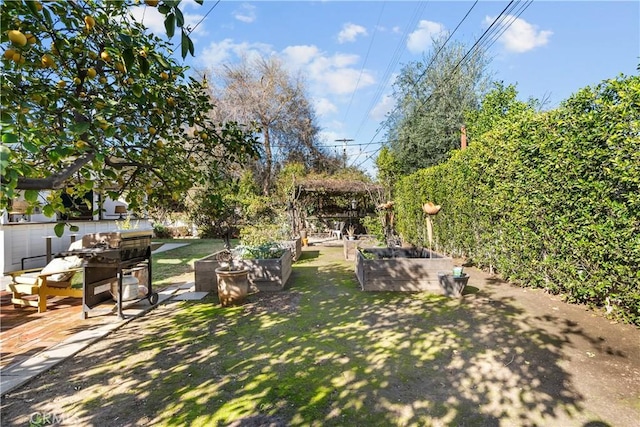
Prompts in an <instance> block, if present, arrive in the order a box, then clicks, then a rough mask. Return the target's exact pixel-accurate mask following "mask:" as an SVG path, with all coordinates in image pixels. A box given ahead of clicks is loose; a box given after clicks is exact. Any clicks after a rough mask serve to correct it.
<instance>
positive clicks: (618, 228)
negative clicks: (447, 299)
mask: <svg viewBox="0 0 640 427" xmlns="http://www.w3.org/2000/svg"><path fill="white" fill-rule="evenodd" d="M639 142H640V77H638V76H632V77H620V78H617V79H612V80H608V81H605V82H603V83H601V84H600V85H598V86H596V87H594V88H591V87H588V88H585V89H582V90H580V91H579V92H577V93H576V94H574V95H573V96H572V97H570V98H569V99H568V100H566V101H565V102H564V103H562V105H561V106H560V107H559V108H557V109H556V110H552V111H548V112H544V113H534V112H533V111H531V110H524V111H520V112H519V113H518V114H516V115H513V116H512V117H511V118H510V120H501V121H500V122H499V126H496V127H494V128H491V129H490V130H488V131H487V132H485V133H483V134H482V135H479V136H477V138H476V139H475V140H474V142H473V143H472V144H470V146H469V148H468V149H467V150H464V151H461V152H456V153H455V154H454V155H453V156H452V157H451V159H450V160H449V161H447V162H446V163H443V164H440V165H438V166H435V167H431V168H428V169H423V170H420V171H418V172H416V173H414V174H412V175H409V176H407V177H405V178H403V179H401V180H400V181H399V183H398V184H397V185H396V187H395V193H396V197H395V201H396V224H397V228H398V230H399V232H400V233H401V234H402V235H403V237H404V238H405V240H408V241H409V242H411V243H415V244H419V245H424V243H425V242H424V236H425V235H426V232H425V227H426V224H425V218H424V216H423V214H422V212H421V204H422V203H424V202H426V201H431V202H434V203H436V204H439V205H442V210H441V212H440V213H439V214H438V215H437V216H436V217H435V218H434V221H433V223H434V236H435V240H436V245H437V246H436V249H438V250H442V251H444V252H448V253H451V254H454V255H464V256H467V257H469V258H471V259H472V260H473V261H475V262H476V264H478V265H479V266H489V267H491V268H496V269H497V270H498V271H499V272H500V273H501V274H502V275H503V276H504V277H505V278H507V279H509V280H511V281H513V282H516V283H521V284H523V285H526V286H535V287H541V288H545V289H547V290H548V291H550V292H553V293H561V294H563V296H564V297H565V299H566V300H568V301H570V302H577V303H584V304H589V305H591V306H598V307H606V308H607V311H608V312H610V313H611V315H612V316H614V317H616V318H619V319H623V320H625V321H627V322H630V323H635V324H638V325H640V271H639V270H638V265H640V150H638V149H637V147H638V143H639Z"/></svg>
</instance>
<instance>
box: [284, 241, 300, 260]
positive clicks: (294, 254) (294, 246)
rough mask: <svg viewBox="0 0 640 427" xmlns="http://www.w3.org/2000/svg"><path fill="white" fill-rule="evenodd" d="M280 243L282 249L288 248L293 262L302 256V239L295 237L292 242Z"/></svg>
mask: <svg viewBox="0 0 640 427" xmlns="http://www.w3.org/2000/svg"><path fill="white" fill-rule="evenodd" d="M280 243H281V244H282V246H283V247H285V248H289V250H291V258H292V259H293V260H294V261H297V260H299V259H300V255H302V238H300V237H297V238H295V239H292V240H283V241H282V242H280Z"/></svg>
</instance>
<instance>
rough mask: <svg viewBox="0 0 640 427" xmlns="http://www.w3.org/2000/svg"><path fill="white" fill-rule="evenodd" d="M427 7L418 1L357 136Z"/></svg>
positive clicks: (358, 132) (357, 133)
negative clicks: (412, 30)
mask: <svg viewBox="0 0 640 427" xmlns="http://www.w3.org/2000/svg"><path fill="white" fill-rule="evenodd" d="M425 8H426V3H423V2H420V3H418V5H417V6H416V9H415V11H414V12H413V16H412V18H411V21H410V22H409V23H408V24H407V26H406V27H405V30H404V32H403V34H402V37H401V38H400V40H399V41H398V44H397V45H396V48H395V50H394V52H393V54H392V55H391V60H390V61H389V64H388V65H387V68H386V70H385V72H384V74H383V76H382V79H381V80H380V81H381V83H380V85H379V86H378V89H377V91H376V93H375V95H374V97H373V98H372V100H371V103H370V104H369V107H368V108H367V113H366V114H365V115H364V117H363V118H362V121H361V122H360V125H359V126H358V129H357V130H356V134H355V136H356V138H357V137H358V135H359V134H360V130H362V127H363V126H364V124H365V122H366V121H367V118H368V116H369V114H370V113H371V111H372V110H373V108H374V107H375V106H376V104H377V103H378V101H379V99H380V96H382V92H384V89H385V87H387V85H388V83H389V80H390V79H391V76H392V73H393V71H394V70H395V68H396V65H397V64H398V61H400V56H401V55H402V53H403V52H404V49H405V47H406V45H407V38H408V36H409V30H410V29H412V28H415V26H416V24H417V22H418V20H419V19H420V17H421V16H422V14H423V13H424V9H425ZM376 135H377V134H376Z"/></svg>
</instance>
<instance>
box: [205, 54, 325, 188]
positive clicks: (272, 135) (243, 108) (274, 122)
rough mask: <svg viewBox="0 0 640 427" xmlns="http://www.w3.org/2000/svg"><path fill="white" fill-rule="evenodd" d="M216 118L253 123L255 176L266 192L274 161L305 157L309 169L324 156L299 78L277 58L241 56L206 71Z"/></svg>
mask: <svg viewBox="0 0 640 427" xmlns="http://www.w3.org/2000/svg"><path fill="white" fill-rule="evenodd" d="M207 74H208V76H209V81H210V83H211V84H210V86H209V88H210V94H211V97H212V98H213V102H214V104H215V105H216V106H217V109H216V114H217V115H218V117H216V119H219V120H223V121H226V120H232V121H237V122H241V123H249V122H253V123H255V124H256V125H257V126H258V127H259V128H260V130H261V132H262V135H261V142H262V149H263V153H262V154H263V156H262V159H261V162H260V163H258V168H257V171H256V172H257V174H256V176H257V177H258V178H259V179H260V182H261V187H262V191H263V193H264V194H269V192H270V187H271V183H272V179H273V176H274V174H275V172H276V169H277V168H276V165H281V164H283V163H285V162H287V161H290V160H298V161H299V160H301V159H304V162H305V164H306V165H307V166H308V167H310V168H313V167H314V166H315V164H318V163H321V162H319V160H318V159H323V158H326V157H327V155H326V154H325V153H324V152H323V151H322V149H321V148H320V147H319V145H318V144H317V137H318V133H319V131H320V129H319V127H318V126H317V124H316V117H315V112H314V109H313V106H312V105H311V103H310V101H309V99H308V97H307V95H306V88H305V82H304V80H303V79H302V77H301V76H300V75H299V74H298V75H292V74H291V73H290V72H289V71H288V70H286V69H285V67H284V66H283V64H282V63H281V62H280V60H278V59H277V58H275V57H268V58H262V57H258V58H252V59H249V58H247V57H245V58H243V59H242V60H241V61H240V62H239V63H237V64H233V65H225V66H223V67H221V68H220V69H217V70H210V71H209V72H208V73H207Z"/></svg>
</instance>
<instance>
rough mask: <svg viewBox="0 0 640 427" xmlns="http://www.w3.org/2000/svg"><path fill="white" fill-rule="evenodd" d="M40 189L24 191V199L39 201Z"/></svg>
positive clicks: (32, 201)
mask: <svg viewBox="0 0 640 427" xmlns="http://www.w3.org/2000/svg"><path fill="white" fill-rule="evenodd" d="M38 193H39V192H38V190H27V191H25V192H24V199H25V200H26V201H27V202H31V203H34V202H37V201H38Z"/></svg>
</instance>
